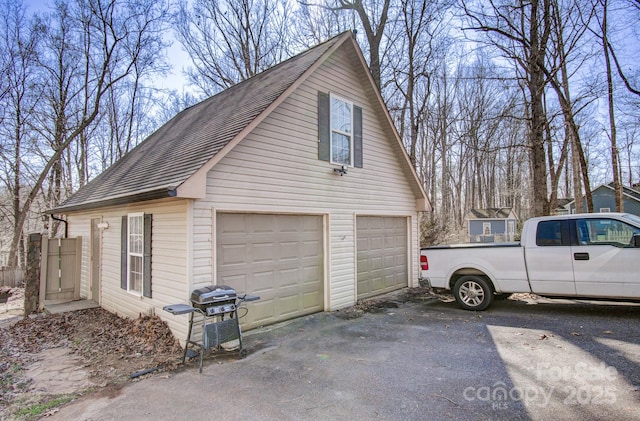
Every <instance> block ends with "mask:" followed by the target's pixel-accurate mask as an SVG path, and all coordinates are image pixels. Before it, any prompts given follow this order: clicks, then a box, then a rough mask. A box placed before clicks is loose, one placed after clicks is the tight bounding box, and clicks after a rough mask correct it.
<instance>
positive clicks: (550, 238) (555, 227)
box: [536, 221, 562, 246]
mask: <svg viewBox="0 0 640 421" xmlns="http://www.w3.org/2000/svg"><path fill="white" fill-rule="evenodd" d="M536 245H538V246H561V245H562V221H541V222H539V223H538V231H537V232H536Z"/></svg>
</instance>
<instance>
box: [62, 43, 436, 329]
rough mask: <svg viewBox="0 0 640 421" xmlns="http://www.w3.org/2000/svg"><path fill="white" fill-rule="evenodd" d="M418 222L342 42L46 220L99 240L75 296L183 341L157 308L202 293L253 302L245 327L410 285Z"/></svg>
mask: <svg viewBox="0 0 640 421" xmlns="http://www.w3.org/2000/svg"><path fill="white" fill-rule="evenodd" d="M429 210H430V206H429V203H428V201H427V199H426V195H425V192H424V189H423V188H422V184H421V182H420V181H419V180H418V178H417V176H416V173H415V171H414V170H413V168H412V166H411V163H410V161H409V158H408V156H407V154H406V151H405V149H404V146H403V144H402V141H401V139H400V138H399V136H398V134H397V132H396V130H395V128H394V126H393V124H392V121H391V118H390V116H389V113H388V111H387V109H386V107H385V105H384V103H383V102H382V99H381V96H380V93H379V92H378V90H377V88H376V86H375V84H374V82H373V79H372V77H371V74H370V73H369V70H368V68H367V66H366V63H365V60H364V58H363V56H362V52H361V51H360V49H359V47H358V44H357V43H356V40H355V38H354V35H353V34H352V33H351V32H345V33H343V34H341V35H338V36H337V37H335V38H332V39H330V40H328V41H326V42H324V43H323V44H320V45H318V46H316V47H314V48H312V49H310V50H307V51H305V52H303V53H301V54H299V55H297V56H295V57H293V58H291V59H289V60H286V61H284V62H282V63H280V64H278V65H277V66H275V67H273V68H271V69H269V70H267V71H265V72H263V73H260V74H259V75H256V76H254V77H253V78H251V79H248V80H246V81H244V82H241V83H238V84H237V85H235V86H233V87H231V88H229V89H227V90H225V91H223V92H220V93H219V94H217V95H215V96H213V97H211V98H208V99H206V100H204V101H202V102H201V103H199V104H196V105H194V106H192V107H190V108H188V109H186V110H184V111H182V112H181V113H179V114H177V115H176V116H175V117H174V118H173V119H171V120H170V121H169V122H167V123H166V124H165V125H164V126H162V127H161V128H160V129H158V130H157V131H156V132H155V133H153V134H152V135H151V136H149V137H148V138H147V139H146V140H144V141H143V142H142V143H140V144H139V145H138V146H137V147H136V148H134V149H133V150H132V151H130V152H129V153H128V154H126V155H125V156H124V157H123V158H122V159H121V160H119V161H118V162H116V163H115V164H114V165H113V166H112V167H110V168H109V169H107V170H106V171H105V172H103V173H102V174H100V175H99V176H97V177H96V178H95V179H94V180H92V181H91V182H90V183H88V184H87V185H85V186H84V187H82V188H81V189H80V190H79V191H78V192H77V193H75V194H74V195H73V196H71V197H70V198H69V199H68V200H67V201H66V202H65V203H63V204H62V205H60V206H58V207H57V208H55V209H52V210H51V211H50V213H52V214H55V215H57V216H59V217H62V218H65V219H66V220H67V223H68V232H69V235H70V236H83V237H85V238H92V239H94V240H95V241H91V242H88V241H87V242H83V250H82V270H81V281H80V287H81V291H80V296H81V297H83V298H86V299H93V300H96V301H98V302H99V304H100V305H101V306H102V307H104V308H105V309H107V310H110V311H113V312H115V313H118V314H121V315H127V316H130V317H138V315H139V314H157V315H159V316H160V317H162V318H163V319H164V320H165V321H166V322H167V323H168V325H169V326H170V327H171V329H172V330H173V332H174V333H175V335H176V336H177V337H178V338H179V339H181V340H184V339H185V338H186V335H187V327H188V318H187V316H172V315H171V314H169V313H167V312H164V311H162V308H163V307H164V306H165V305H169V304H174V303H179V302H188V300H189V297H190V294H191V291H193V290H195V289H197V288H201V287H205V286H209V285H211V284H212V283H213V284H218V285H229V286H231V287H233V288H234V289H236V290H237V291H238V293H251V294H256V295H259V296H260V297H261V300H260V301H255V302H251V303H248V304H247V305H248V306H249V312H248V314H247V316H246V317H244V318H243V319H242V320H241V322H242V324H243V327H244V328H245V329H249V328H254V327H258V326H263V325H267V324H271V323H276V322H280V321H283V320H287V319H290V318H294V317H298V316H301V315H306V314H310V313H314V312H320V311H332V310H336V309H340V308H343V307H347V306H350V305H353V304H354V303H355V302H356V301H357V300H358V299H362V298H366V297H370V296H374V295H377V294H382V293H385V292H388V291H392V290H395V289H398V288H403V287H406V286H416V285H417V284H418V260H419V244H418V242H419V235H418V226H419V215H420V212H424V211H429ZM92 227H93V228H92Z"/></svg>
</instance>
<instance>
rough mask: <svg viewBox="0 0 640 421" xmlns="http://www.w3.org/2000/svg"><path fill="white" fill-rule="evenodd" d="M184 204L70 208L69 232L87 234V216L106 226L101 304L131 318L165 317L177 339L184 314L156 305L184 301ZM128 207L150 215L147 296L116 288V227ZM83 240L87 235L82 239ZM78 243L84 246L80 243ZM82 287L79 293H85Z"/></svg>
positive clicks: (85, 259) (85, 270)
mask: <svg viewBox="0 0 640 421" xmlns="http://www.w3.org/2000/svg"><path fill="white" fill-rule="evenodd" d="M189 208H190V204H189V201H188V200H175V199H174V200H162V201H153V202H147V203H144V202H143V203H140V204H136V205H131V206H128V207H121V208H114V207H111V208H105V209H100V210H96V211H93V212H87V213H77V214H70V215H69V216H68V221H69V236H70V237H75V236H77V235H82V236H83V238H87V239H88V238H90V237H89V233H90V232H89V230H90V227H91V218H102V221H103V222H107V223H108V224H109V228H108V229H106V230H103V231H102V265H101V279H102V290H101V299H102V303H101V305H102V307H104V308H105V309H106V310H108V311H111V312H113V313H116V314H118V315H121V316H126V317H131V318H136V317H138V316H139V315H140V314H142V315H152V314H156V315H158V316H160V318H162V319H163V320H165V321H166V322H167V324H168V325H169V327H170V328H171V329H172V331H173V332H174V335H176V337H177V338H178V339H180V340H184V339H185V338H186V336H187V316H173V315H171V314H169V313H167V312H165V311H164V310H162V308H163V307H164V306H165V305H168V304H176V303H180V302H184V303H186V302H188V299H189V294H190V289H189V282H188V280H189V277H190V272H189V266H188V262H189V261H190V254H189V251H188V244H189V229H188V220H189ZM133 212H144V213H150V214H152V215H153V222H152V227H153V229H152V245H151V250H152V254H151V279H152V293H153V295H152V298H146V297H138V296H136V295H134V294H131V293H129V292H127V291H125V290H123V289H122V288H120V241H121V240H120V229H121V224H122V216H123V215H126V214H128V213H133ZM87 243H88V241H87ZM83 249H84V246H83ZM89 267H90V256H89V249H88V248H87V249H86V253H85V252H84V250H83V255H82V278H81V286H82V287H81V291H86V292H88V286H89V282H90V279H89V273H90V272H89ZM86 292H85V293H84V295H83V297H85V298H86V297H87V296H88V294H87V293H86Z"/></svg>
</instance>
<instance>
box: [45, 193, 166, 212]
mask: <svg viewBox="0 0 640 421" xmlns="http://www.w3.org/2000/svg"><path fill="white" fill-rule="evenodd" d="M170 197H176V189H175V188H173V187H162V188H159V189H155V190H149V191H141V192H136V193H133V194H127V195H123V196H114V197H109V198H106V199H103V200H97V201H93V202H85V203H78V204H75V205H68V206H65V205H62V206H58V207H56V208H53V209H49V210H47V211H45V213H46V214H66V213H70V212H80V211H87V210H94V209H99V208H105V207H108V206H119V205H128V204H133V203H139V202H146V201H149V200H157V199H166V198H170Z"/></svg>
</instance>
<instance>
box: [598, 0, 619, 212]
mask: <svg viewBox="0 0 640 421" xmlns="http://www.w3.org/2000/svg"><path fill="white" fill-rule="evenodd" d="M598 3H599V4H600V6H601V7H602V9H601V10H602V16H601V19H598V21H599V26H600V30H601V40H602V50H603V54H604V61H605V71H606V75H607V103H608V112H609V129H610V132H609V141H610V142H611V169H612V170H613V190H614V195H615V203H616V210H617V211H618V212H622V211H624V202H623V201H622V184H621V182H620V168H619V164H620V161H619V160H620V158H619V151H618V144H617V129H616V120H615V109H614V98H613V90H614V87H613V75H612V69H611V55H610V51H609V32H608V25H609V24H608V22H607V17H608V7H609V4H608V3H609V2H608V0H598Z"/></svg>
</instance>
